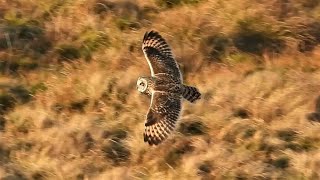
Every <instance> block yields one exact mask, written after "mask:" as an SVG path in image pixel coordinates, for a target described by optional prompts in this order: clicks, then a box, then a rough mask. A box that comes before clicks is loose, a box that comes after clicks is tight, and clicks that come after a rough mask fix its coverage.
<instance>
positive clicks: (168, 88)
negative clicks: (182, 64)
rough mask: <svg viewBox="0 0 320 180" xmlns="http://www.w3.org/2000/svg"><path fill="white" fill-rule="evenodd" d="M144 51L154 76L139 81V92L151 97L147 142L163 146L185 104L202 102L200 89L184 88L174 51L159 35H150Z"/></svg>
mask: <svg viewBox="0 0 320 180" xmlns="http://www.w3.org/2000/svg"><path fill="white" fill-rule="evenodd" d="M142 51H143V53H144V55H145V58H146V59H147V62H148V65H149V68H150V71H151V76H149V77H139V78H138V80H137V90H138V91H139V92H140V93H143V94H146V95H148V96H150V97H151V103H150V106H149V110H148V113H147V115H146V121H145V130H144V141H145V142H148V144H149V145H158V144H160V143H161V142H163V141H164V140H165V139H166V138H167V137H168V136H169V135H170V133H171V132H172V131H174V129H175V126H176V123H177V121H178V119H179V117H180V113H181V106H182V100H183V99H186V100H188V101H190V102H191V103H193V102H195V101H196V100H198V99H200V98H201V93H200V92H199V91H198V89H197V88H195V87H192V86H187V85H184V84H183V81H182V80H183V79H182V74H181V71H180V69H179V66H178V64H177V62H176V61H175V59H174V57H173V54H172V52H171V49H170V47H169V45H168V44H167V42H166V41H165V40H164V38H163V37H162V36H161V35H159V33H158V32H155V31H150V32H146V33H145V35H144V37H143V42H142Z"/></svg>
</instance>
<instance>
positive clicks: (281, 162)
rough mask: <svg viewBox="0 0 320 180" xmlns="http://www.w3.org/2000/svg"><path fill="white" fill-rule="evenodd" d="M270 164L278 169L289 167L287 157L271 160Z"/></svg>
mask: <svg viewBox="0 0 320 180" xmlns="http://www.w3.org/2000/svg"><path fill="white" fill-rule="evenodd" d="M271 164H272V165H273V166H274V167H276V168H278V169H285V168H288V167H289V165H290V159H289V157H287V156H282V157H278V158H276V159H274V160H272V161H271Z"/></svg>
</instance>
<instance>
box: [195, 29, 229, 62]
mask: <svg viewBox="0 0 320 180" xmlns="http://www.w3.org/2000/svg"><path fill="white" fill-rule="evenodd" d="M231 44H232V42H231V40H230V39H229V38H228V37H227V36H225V35H223V34H216V35H212V36H208V37H205V38H204V39H202V41H201V43H200V48H199V49H200V52H201V53H202V54H203V55H204V56H205V58H206V59H208V60H212V61H215V62H222V59H223V58H225V56H226V55H227V54H228V50H229V49H230V47H231Z"/></svg>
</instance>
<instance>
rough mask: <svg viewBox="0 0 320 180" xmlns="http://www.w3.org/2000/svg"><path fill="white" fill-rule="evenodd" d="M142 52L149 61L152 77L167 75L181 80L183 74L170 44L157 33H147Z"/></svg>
mask: <svg viewBox="0 0 320 180" xmlns="http://www.w3.org/2000/svg"><path fill="white" fill-rule="evenodd" d="M142 50H143V53H144V55H145V57H146V59H147V61H148V64H149V67H150V71H151V75H152V76H154V75H155V74H158V73H166V74H170V75H172V77H174V78H175V79H177V80H181V72H180V69H179V66H178V64H177V62H176V60H175V59H174V58H173V54H172V52H171V49H170V47H169V45H168V43H167V42H166V41H165V40H164V39H163V37H161V36H160V35H159V33H157V32H155V31H150V32H146V33H145V35H144V37H143V42H142Z"/></svg>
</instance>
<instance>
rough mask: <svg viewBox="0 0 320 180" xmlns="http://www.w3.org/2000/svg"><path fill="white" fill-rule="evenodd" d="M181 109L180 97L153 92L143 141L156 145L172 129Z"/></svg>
mask: <svg viewBox="0 0 320 180" xmlns="http://www.w3.org/2000/svg"><path fill="white" fill-rule="evenodd" d="M180 111H181V98H180V97H172V96H170V95H169V94H167V93H160V92H154V93H153V94H152V98H151V105H150V108H149V112H148V114H147V120H146V123H145V130H144V142H148V143H149V144H150V145H158V144H159V143H161V142H162V141H163V140H165V139H166V138H167V137H168V135H169V134H170V133H171V132H172V131H173V130H174V128H175V125H176V122H177V120H178V119H179V116H180Z"/></svg>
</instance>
